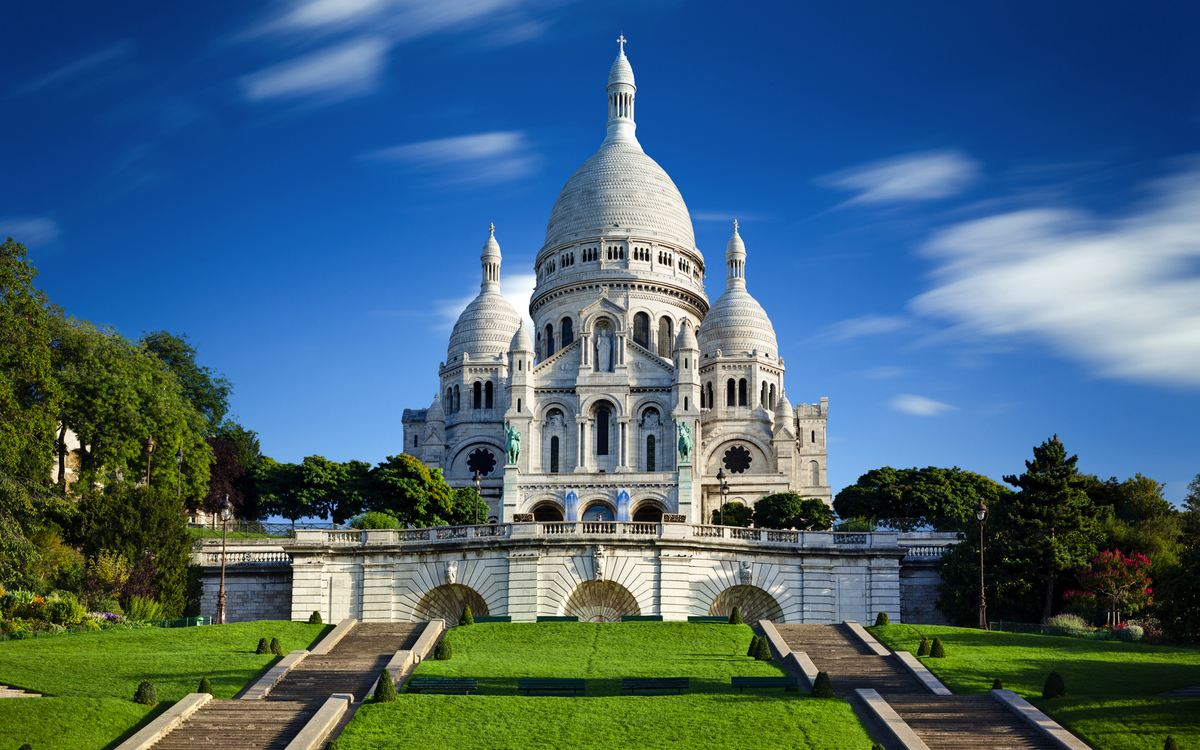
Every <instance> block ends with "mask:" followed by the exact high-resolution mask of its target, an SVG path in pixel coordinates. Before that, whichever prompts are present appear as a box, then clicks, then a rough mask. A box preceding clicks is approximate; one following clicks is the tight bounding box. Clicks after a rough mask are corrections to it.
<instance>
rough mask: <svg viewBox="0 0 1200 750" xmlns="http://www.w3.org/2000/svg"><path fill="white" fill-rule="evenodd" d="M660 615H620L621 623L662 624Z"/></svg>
mask: <svg viewBox="0 0 1200 750" xmlns="http://www.w3.org/2000/svg"><path fill="white" fill-rule="evenodd" d="M662 621H663V616H662V615H621V622H662Z"/></svg>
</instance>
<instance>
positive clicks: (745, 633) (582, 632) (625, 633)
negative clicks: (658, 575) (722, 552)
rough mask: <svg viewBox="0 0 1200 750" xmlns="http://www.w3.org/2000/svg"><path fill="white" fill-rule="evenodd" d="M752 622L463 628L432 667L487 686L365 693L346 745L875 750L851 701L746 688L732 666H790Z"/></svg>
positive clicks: (775, 670)
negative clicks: (756, 646) (687, 685)
mask: <svg viewBox="0 0 1200 750" xmlns="http://www.w3.org/2000/svg"><path fill="white" fill-rule="evenodd" d="M751 635H752V633H751V631H750V628H748V627H746V626H744V625H742V626H731V625H699V624H688V623H649V622H647V623H537V624H532V623H529V624H505V623H482V624H479V625H472V626H469V627H460V628H454V629H453V630H451V631H450V633H449V634H447V636H446V638H447V640H448V641H449V643H450V644H451V646H452V647H453V649H454V658H453V659H452V660H450V661H443V662H439V661H424V662H422V663H421V665H420V666H419V667H418V668H417V671H416V674H417V675H419V676H423V677H476V678H478V679H479V686H480V691H481V693H482V694H481V695H477V696H440V695H401V696H400V697H399V698H398V700H396V702H394V703H385V704H373V703H369V702H368V703H367V704H366V705H364V706H363V708H362V710H360V711H359V712H358V714H356V715H355V718H354V721H353V722H351V723H350V725H349V726H348V727H347V729H346V732H345V733H344V734H343V735H342V738H341V741H340V747H341V748H342V750H368V748H369V749H370V750H376V749H380V750H403V749H407V748H421V749H422V750H424V748H428V747H439V748H443V749H444V750H454V749H456V748H481V747H486V748H505V749H507V748H512V749H513V750H517V749H521V750H524V749H525V748H564V747H570V748H582V749H584V750H591V749H593V748H595V749H596V750H599V749H600V748H604V749H605V750H608V749H610V748H614V747H636V748H668V747H670V748H681V747H686V748H689V750H699V749H700V748H721V750H728V748H730V747H743V746H745V745H746V741H747V738H750V737H752V738H753V745H754V746H756V747H772V748H806V749H807V748H814V749H815V748H829V749H830V750H833V749H834V748H837V749H839V750H841V749H843V748H846V749H848V750H858V749H860V748H861V750H866V749H867V748H869V747H870V746H871V738H870V736H869V735H868V734H867V732H866V730H865V729H864V728H863V726H862V725H861V724H860V723H859V721H858V719H857V717H855V715H854V712H853V711H852V710H851V708H850V706H849V704H847V703H846V702H845V701H842V700H840V699H838V700H814V699H812V698H810V697H808V694H807V693H783V692H782V691H779V690H775V691H751V692H748V693H746V694H744V695H739V694H738V693H737V692H736V691H734V690H732V688H731V687H730V685H729V678H730V677H731V676H735V675H738V676H743V675H781V674H786V673H785V672H784V671H783V670H782V669H781V668H780V667H779V666H778V665H776V664H775V663H774V662H758V661H755V660H754V659H751V658H749V657H747V656H745V653H746V650H747V648H748V647H749V645H750V637H751ZM684 676H686V677H690V678H691V689H690V690H689V691H688V692H687V693H686V694H684V695H682V696H663V697H637V696H624V697H621V696H620V691H621V678H622V677H684ZM521 677H582V678H585V679H587V681H588V683H587V697H582V698H552V697H530V698H526V697H524V696H521V695H519V694H518V693H517V680H518V679H519V678H521Z"/></svg>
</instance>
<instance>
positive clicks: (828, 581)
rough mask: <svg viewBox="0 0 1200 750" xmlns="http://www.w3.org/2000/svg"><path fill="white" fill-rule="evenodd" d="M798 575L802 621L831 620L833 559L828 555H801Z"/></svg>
mask: <svg viewBox="0 0 1200 750" xmlns="http://www.w3.org/2000/svg"><path fill="white" fill-rule="evenodd" d="M800 576H801V580H800V583H801V586H802V589H801V591H802V594H801V611H802V612H803V617H804V620H803V621H804V622H808V623H813V622H815V623H827V622H833V615H834V613H833V596H834V592H833V587H834V585H835V582H834V580H833V560H832V559H830V558H828V557H802V558H800Z"/></svg>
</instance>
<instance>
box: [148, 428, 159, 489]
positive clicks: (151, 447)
mask: <svg viewBox="0 0 1200 750" xmlns="http://www.w3.org/2000/svg"><path fill="white" fill-rule="evenodd" d="M157 445H158V444H157V443H155V442H154V438H152V437H148V438H146V489H150V456H152V455H153V454H154V449H155V448H156V447H157Z"/></svg>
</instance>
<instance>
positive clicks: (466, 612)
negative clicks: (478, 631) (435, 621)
mask: <svg viewBox="0 0 1200 750" xmlns="http://www.w3.org/2000/svg"><path fill="white" fill-rule="evenodd" d="M458 624H459V625H474V624H475V618H474V617H472V616H471V605H470V604H468V605H466V606H464V607H463V611H462V616H461V617H459V618H458Z"/></svg>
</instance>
